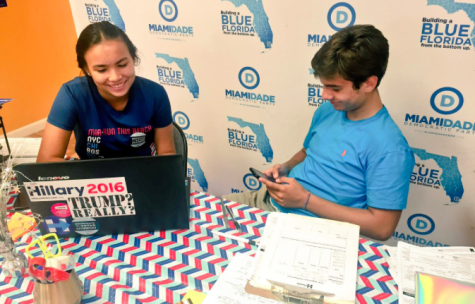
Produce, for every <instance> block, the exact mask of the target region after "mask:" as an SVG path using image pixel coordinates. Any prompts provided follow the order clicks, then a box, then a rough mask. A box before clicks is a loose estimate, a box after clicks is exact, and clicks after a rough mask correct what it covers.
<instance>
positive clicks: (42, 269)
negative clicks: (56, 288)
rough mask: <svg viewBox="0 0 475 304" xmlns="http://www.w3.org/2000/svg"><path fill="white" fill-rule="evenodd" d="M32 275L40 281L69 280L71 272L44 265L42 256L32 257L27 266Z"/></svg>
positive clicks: (44, 261)
mask: <svg viewBox="0 0 475 304" xmlns="http://www.w3.org/2000/svg"><path fill="white" fill-rule="evenodd" d="M28 269H29V270H30V273H31V275H32V276H34V277H35V278H36V279H37V280H39V281H40V282H41V283H49V282H53V283H56V282H59V281H66V280H69V278H70V277H71V274H70V273H68V272H66V271H62V270H59V269H57V268H54V267H46V260H45V259H44V258H42V257H35V258H32V259H31V261H30V266H29V267H28Z"/></svg>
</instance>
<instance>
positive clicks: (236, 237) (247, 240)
mask: <svg viewBox="0 0 475 304" xmlns="http://www.w3.org/2000/svg"><path fill="white" fill-rule="evenodd" d="M211 233H213V234H215V235H219V236H224V237H227V238H230V239H232V240H235V241H238V242H243V243H248V244H249V245H253V246H257V245H258V243H257V242H256V241H254V240H249V239H245V238H242V237H238V236H235V235H232V234H228V233H223V232H219V231H211Z"/></svg>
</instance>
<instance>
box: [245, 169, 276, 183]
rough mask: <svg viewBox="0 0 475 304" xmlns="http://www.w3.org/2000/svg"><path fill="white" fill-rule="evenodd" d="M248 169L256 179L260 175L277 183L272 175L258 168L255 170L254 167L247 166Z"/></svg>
mask: <svg viewBox="0 0 475 304" xmlns="http://www.w3.org/2000/svg"><path fill="white" fill-rule="evenodd" d="M249 170H250V171H251V173H252V175H254V176H255V177H256V178H257V179H259V177H262V178H264V179H266V180H268V181H270V182H273V183H277V182H276V181H275V179H274V178H273V177H270V176H267V175H265V174H264V173H262V172H261V171H259V170H256V169H254V168H249Z"/></svg>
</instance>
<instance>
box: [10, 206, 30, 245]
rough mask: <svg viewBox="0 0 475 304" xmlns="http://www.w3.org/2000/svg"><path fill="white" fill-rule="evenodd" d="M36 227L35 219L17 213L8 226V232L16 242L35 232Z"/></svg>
mask: <svg viewBox="0 0 475 304" xmlns="http://www.w3.org/2000/svg"><path fill="white" fill-rule="evenodd" d="M35 226H36V221H35V219H34V218H32V217H30V216H27V215H24V214H21V213H19V212H15V214H13V216H12V218H11V219H10V221H9V222H8V224H7V227H8V231H10V233H11V235H12V239H13V240H14V241H16V240H17V239H19V238H21V237H22V236H24V235H25V234H27V233H28V232H30V231H31V230H33V229H34V228H35Z"/></svg>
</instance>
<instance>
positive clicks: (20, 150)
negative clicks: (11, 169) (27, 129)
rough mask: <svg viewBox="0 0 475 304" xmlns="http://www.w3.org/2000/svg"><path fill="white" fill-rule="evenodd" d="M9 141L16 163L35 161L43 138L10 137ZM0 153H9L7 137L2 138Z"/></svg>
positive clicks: (4, 154)
mask: <svg viewBox="0 0 475 304" xmlns="http://www.w3.org/2000/svg"><path fill="white" fill-rule="evenodd" d="M8 143H9V145H10V150H11V154H12V157H13V158H14V159H15V161H14V163H15V164H23V163H34V162H36V157H37V156H38V151H39V150H40V145H41V138H9V139H8ZM0 145H1V146H2V149H0V154H1V155H3V156H6V155H8V149H7V145H6V142H5V139H1V140H0Z"/></svg>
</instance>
